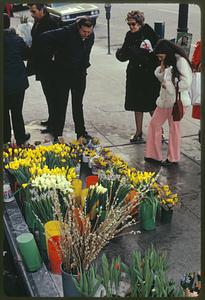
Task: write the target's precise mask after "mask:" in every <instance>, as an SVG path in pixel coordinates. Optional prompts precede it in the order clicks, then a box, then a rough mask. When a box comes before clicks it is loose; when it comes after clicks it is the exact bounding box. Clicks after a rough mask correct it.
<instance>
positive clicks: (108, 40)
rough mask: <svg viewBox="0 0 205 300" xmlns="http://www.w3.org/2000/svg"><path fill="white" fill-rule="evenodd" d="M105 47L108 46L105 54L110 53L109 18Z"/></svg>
mask: <svg viewBox="0 0 205 300" xmlns="http://www.w3.org/2000/svg"><path fill="white" fill-rule="evenodd" d="M107 47H108V52H107V54H111V53H110V19H108V20H107Z"/></svg>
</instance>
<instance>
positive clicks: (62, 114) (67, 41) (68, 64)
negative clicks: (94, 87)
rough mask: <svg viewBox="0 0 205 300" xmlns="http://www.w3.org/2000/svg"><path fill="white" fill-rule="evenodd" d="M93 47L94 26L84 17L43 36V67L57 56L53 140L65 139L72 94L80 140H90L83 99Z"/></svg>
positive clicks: (41, 43) (76, 130)
mask: <svg viewBox="0 0 205 300" xmlns="http://www.w3.org/2000/svg"><path fill="white" fill-rule="evenodd" d="M93 44H94V33H93V23H92V20H91V19H90V18H88V17H81V18H80V19H78V20H77V21H76V22H75V23H74V24H72V25H70V26H67V27H64V28H60V29H57V30H52V31H50V32H46V33H43V34H42V35H41V38H40V46H39V49H40V50H42V52H41V53H40V57H41V58H42V63H47V62H46V60H51V59H52V57H53V55H55V74H56V75H55V77H56V82H57V88H56V97H57V99H56V102H55V118H54V119H55V121H54V132H53V134H54V139H57V137H58V136H62V134H63V128H64V124H65V118H66V109H67V104H68V96H69V91H71V94H72V114H73V121H74V125H75V133H76V134H77V139H79V138H80V137H85V138H90V136H89V135H88V133H87V131H86V129H85V124H84V115H83V96H84V92H85V88H86V75H87V68H88V67H89V66H90V62H89V60H90V52H91V49H92V46H93Z"/></svg>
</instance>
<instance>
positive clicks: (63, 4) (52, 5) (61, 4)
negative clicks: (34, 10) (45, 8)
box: [50, 2, 68, 7]
mask: <svg viewBox="0 0 205 300" xmlns="http://www.w3.org/2000/svg"><path fill="white" fill-rule="evenodd" d="M50 5H51V7H59V6H65V5H68V3H59V2H58V3H50Z"/></svg>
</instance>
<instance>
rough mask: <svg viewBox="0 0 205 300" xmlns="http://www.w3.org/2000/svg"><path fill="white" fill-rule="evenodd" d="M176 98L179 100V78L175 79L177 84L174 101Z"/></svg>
mask: <svg viewBox="0 0 205 300" xmlns="http://www.w3.org/2000/svg"><path fill="white" fill-rule="evenodd" d="M178 100H181V93H180V92H179V80H178V81H177V85H176V99H175V103H177V101H178Z"/></svg>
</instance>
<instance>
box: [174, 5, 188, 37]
mask: <svg viewBox="0 0 205 300" xmlns="http://www.w3.org/2000/svg"><path fill="white" fill-rule="evenodd" d="M188 9H189V5H188V4H179V16H178V28H177V31H178V32H188V28H187V22H188Z"/></svg>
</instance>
